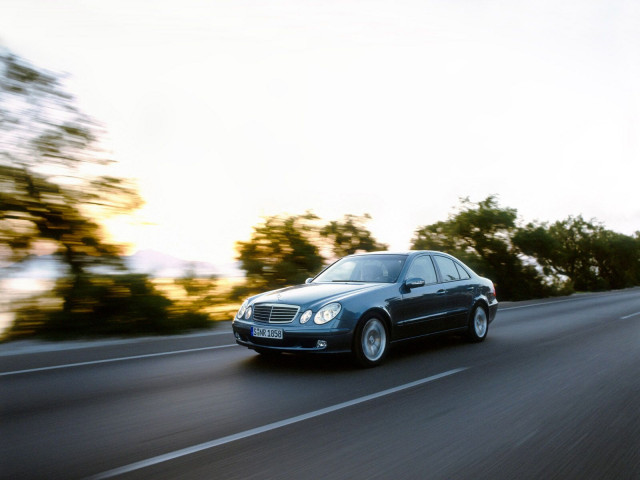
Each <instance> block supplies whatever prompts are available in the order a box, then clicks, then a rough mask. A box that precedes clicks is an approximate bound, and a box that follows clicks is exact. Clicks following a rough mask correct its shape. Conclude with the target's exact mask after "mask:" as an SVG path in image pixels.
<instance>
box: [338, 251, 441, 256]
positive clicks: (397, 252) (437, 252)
mask: <svg viewBox="0 0 640 480" xmlns="http://www.w3.org/2000/svg"><path fill="white" fill-rule="evenodd" d="M425 253H429V254H439V255H447V256H449V257H451V255H450V254H448V253H445V252H439V251H437V250H404V251H386V250H385V251H378V252H361V253H354V254H352V255H348V256H349V257H358V256H362V255H407V256H415V255H421V254H425Z"/></svg>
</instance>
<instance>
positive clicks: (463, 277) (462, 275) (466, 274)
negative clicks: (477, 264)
mask: <svg viewBox="0 0 640 480" xmlns="http://www.w3.org/2000/svg"><path fill="white" fill-rule="evenodd" d="M456 268H457V269H458V273H459V274H460V280H469V279H470V278H471V275H469V272H467V271H466V270H465V269H464V267H463V266H462V265H460V264H459V263H456Z"/></svg>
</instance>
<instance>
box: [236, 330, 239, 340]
mask: <svg viewBox="0 0 640 480" xmlns="http://www.w3.org/2000/svg"><path fill="white" fill-rule="evenodd" d="M236 340H240V334H239V333H238V332H236Z"/></svg>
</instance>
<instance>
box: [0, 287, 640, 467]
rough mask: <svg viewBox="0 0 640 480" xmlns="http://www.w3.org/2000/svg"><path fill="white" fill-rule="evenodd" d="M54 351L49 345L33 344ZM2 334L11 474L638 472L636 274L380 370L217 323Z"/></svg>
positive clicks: (425, 344)
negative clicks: (68, 338)
mask: <svg viewBox="0 0 640 480" xmlns="http://www.w3.org/2000/svg"><path fill="white" fill-rule="evenodd" d="M37 350H44V351H37ZM47 350H51V349H50V348H48V347H44V348H37V347H34V346H28V347H18V348H17V347H15V346H13V345H11V344H9V345H2V346H0V407H1V410H0V414H1V419H0V477H2V478H7V479H31V478H43V479H45V478H46V479H74V478H122V479H124V478H127V479H129V478H135V479H140V478H148V479H159V478H168V479H174V478H175V479H267V478H283V479H290V478H295V479H305V478H309V479H363V478H366V479H399V478H402V479H432V478H433V479H515V478H517V479H528V478H530V479H556V478H557V479H573V478H575V479H640V289H631V290H624V291H619V292H610V293H604V294H597V295H578V296H573V297H565V298H559V299H552V300H544V301H537V302H524V303H512V304H503V305H501V308H500V310H499V311H498V315H497V318H496V320H495V322H494V323H493V324H492V325H491V327H490V329H489V336H488V339H487V340H486V341H485V342H484V343H482V344H468V343H465V342H464V341H463V340H462V339H460V338H455V337H441V338H438V339H428V340H422V341H418V342H412V343H405V344H402V345H401V346H399V347H397V348H395V349H394V350H393V351H392V352H391V354H390V355H389V357H388V358H387V362H386V363H385V364H384V365H383V366H381V367H379V368H375V369H370V370H360V369H357V368H355V367H353V366H351V364H350V363H349V362H348V361H347V360H346V359H344V358H341V357H338V358H330V359H322V358H318V357H312V358H298V357H289V356H283V357H282V358H279V359H275V360H268V359H265V358H261V357H260V356H259V355H257V354H255V353H253V352H251V351H249V350H247V349H244V348H242V347H239V346H235V345H234V342H233V337H232V335H231V329H230V326H229V325H228V324H226V325H222V326H221V327H220V328H219V329H218V330H217V331H215V332H214V333H213V334H205V335H194V336H185V337H177V338H162V339H145V340H136V341H124V342H106V343H103V344H87V345H75V344H74V345H68V344H67V345H62V346H61V347H58V349H57V350H55V351H47Z"/></svg>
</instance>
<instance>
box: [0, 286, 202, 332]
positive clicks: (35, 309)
mask: <svg viewBox="0 0 640 480" xmlns="http://www.w3.org/2000/svg"><path fill="white" fill-rule="evenodd" d="M55 298H61V299H63V301H62V304H60V302H56V301H55ZM210 326H211V323H210V322H209V319H208V316H207V315H206V314H203V313H200V312H197V311H194V310H183V309H176V308H174V304H173V302H172V301H171V300H169V299H167V298H166V297H165V296H164V295H162V294H161V293H159V292H158V291H157V290H156V288H155V287H154V286H153V284H152V283H151V281H150V280H149V278H148V277H147V276H146V275H141V274H126V275H81V276H80V277H74V278H72V279H71V278H64V279H61V280H59V281H58V283H57V285H56V288H55V290H54V291H53V292H52V294H51V295H49V301H46V299H43V298H34V299H31V300H29V301H27V302H25V303H24V305H23V306H22V308H20V309H18V311H17V312H16V319H15V321H14V323H13V325H12V327H11V328H10V329H9V331H8V332H7V334H6V337H8V338H10V339H16V338H24V337H31V336H38V337H45V338H74V337H85V336H89V335H142V334H147V335H157V334H169V333H178V332H182V331H185V330H190V329H197V328H207V327H210Z"/></svg>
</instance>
